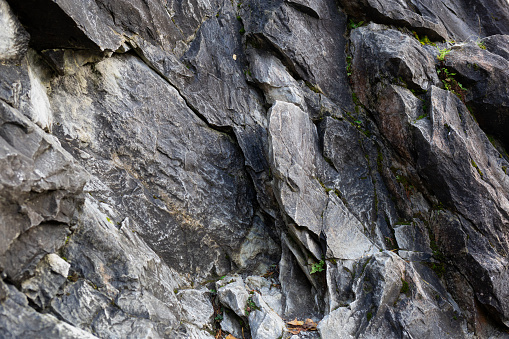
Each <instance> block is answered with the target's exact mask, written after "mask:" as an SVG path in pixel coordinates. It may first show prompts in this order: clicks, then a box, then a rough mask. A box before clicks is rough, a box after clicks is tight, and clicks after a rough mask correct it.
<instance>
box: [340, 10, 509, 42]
mask: <svg viewBox="0 0 509 339" xmlns="http://www.w3.org/2000/svg"><path fill="white" fill-rule="evenodd" d="M340 4H341V6H342V7H343V8H344V9H345V11H346V12H347V13H348V14H349V15H352V16H353V17H357V18H360V19H362V20H364V21H375V22H378V23H386V24H394V25H399V26H405V27H408V28H411V29H414V30H416V31H418V32H419V34H427V35H429V37H430V38H432V39H440V38H441V39H445V40H450V39H456V40H465V39H469V38H472V37H475V36H479V35H481V37H484V36H488V35H493V34H507V25H506V24H507V22H508V21H509V10H508V9H507V4H505V3H503V2H502V1H492V0H481V1H477V2H476V3H475V4H474V3H471V2H469V1H463V0H462V1H456V2H452V1H434V2H432V3H429V2H427V1H408V0H403V1H376V0H362V1H352V0H341V1H340ZM481 18H482V20H481Z"/></svg>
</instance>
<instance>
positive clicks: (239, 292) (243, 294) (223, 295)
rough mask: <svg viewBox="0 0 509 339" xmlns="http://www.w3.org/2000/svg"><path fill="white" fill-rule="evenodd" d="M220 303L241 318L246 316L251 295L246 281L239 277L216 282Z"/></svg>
mask: <svg viewBox="0 0 509 339" xmlns="http://www.w3.org/2000/svg"><path fill="white" fill-rule="evenodd" d="M216 289H217V295H218V297H219V301H220V302H221V303H222V304H223V305H225V306H226V307H228V308H229V309H231V310H232V311H233V312H235V314H237V315H238V316H239V317H243V316H245V311H246V306H247V300H248V298H249V293H248V291H247V289H246V285H245V284H244V280H243V279H242V278H241V277H239V276H236V277H226V278H224V279H222V280H219V281H218V282H216Z"/></svg>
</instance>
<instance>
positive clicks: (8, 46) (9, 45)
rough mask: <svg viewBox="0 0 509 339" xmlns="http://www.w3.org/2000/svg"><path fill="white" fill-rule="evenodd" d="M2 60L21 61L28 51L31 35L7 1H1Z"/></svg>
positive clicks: (0, 47) (0, 51)
mask: <svg viewBox="0 0 509 339" xmlns="http://www.w3.org/2000/svg"><path fill="white" fill-rule="evenodd" d="M0 25H1V26H2V27H3V29H2V33H1V34H0V60H12V59H18V60H19V59H21V57H23V56H24V55H25V53H26V51H27V49H28V41H29V39H30V36H29V34H28V33H27V32H26V31H25V30H24V29H23V27H22V26H21V24H20V22H19V21H18V19H17V18H16V16H15V15H14V13H13V12H12V10H11V8H10V7H9V5H8V4H7V2H6V1H5V0H2V1H0Z"/></svg>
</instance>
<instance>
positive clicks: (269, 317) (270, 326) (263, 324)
mask: <svg viewBox="0 0 509 339" xmlns="http://www.w3.org/2000/svg"><path fill="white" fill-rule="evenodd" d="M250 300H251V302H252V303H253V304H254V305H256V308H255V309H254V310H252V311H251V312H250V313H249V316H248V319H249V327H250V328H251V337H252V338H253V339H273V338H279V337H280V336H282V335H283V332H284V330H285V329H286V326H285V323H284V322H283V320H282V319H281V318H280V317H279V316H278V315H277V314H276V312H274V311H273V310H271V309H270V307H269V306H268V305H267V304H266V303H265V301H264V300H263V298H262V297H261V296H260V295H259V294H258V293H254V294H252V295H251V299H250Z"/></svg>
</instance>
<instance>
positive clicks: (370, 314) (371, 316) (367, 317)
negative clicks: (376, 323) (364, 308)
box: [366, 312, 373, 321]
mask: <svg viewBox="0 0 509 339" xmlns="http://www.w3.org/2000/svg"><path fill="white" fill-rule="evenodd" d="M371 318H373V313H371V312H368V313H366V319H367V320H368V321H370V320H371Z"/></svg>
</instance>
